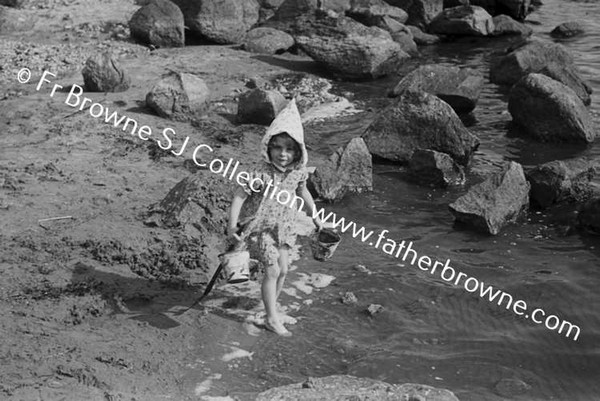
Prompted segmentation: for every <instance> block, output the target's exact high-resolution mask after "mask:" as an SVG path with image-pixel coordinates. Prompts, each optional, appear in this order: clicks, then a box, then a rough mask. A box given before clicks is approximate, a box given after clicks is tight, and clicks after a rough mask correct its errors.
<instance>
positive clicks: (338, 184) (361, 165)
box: [309, 138, 373, 201]
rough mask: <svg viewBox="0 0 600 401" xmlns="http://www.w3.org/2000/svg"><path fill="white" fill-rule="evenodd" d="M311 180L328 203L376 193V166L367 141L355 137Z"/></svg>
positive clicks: (318, 170) (324, 164)
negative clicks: (352, 194) (372, 192)
mask: <svg viewBox="0 0 600 401" xmlns="http://www.w3.org/2000/svg"><path fill="white" fill-rule="evenodd" d="M309 180H310V184H312V186H313V187H314V189H315V191H316V193H317V194H318V196H319V197H321V198H323V199H325V200H327V201H336V200H340V199H342V198H343V197H344V195H346V194H347V193H352V192H354V193H361V192H366V191H372V190H373V164H372V161H371V154H370V153H369V149H368V148H367V146H366V144H365V142H364V141H363V139H362V138H354V139H352V140H351V141H350V142H349V143H348V144H347V145H346V146H345V147H343V148H339V149H338V150H337V151H336V152H335V153H334V154H333V155H331V156H330V158H329V159H328V160H327V162H326V163H323V164H322V165H320V166H318V167H317V169H316V171H315V173H314V175H312V176H311V177H310V179H309Z"/></svg>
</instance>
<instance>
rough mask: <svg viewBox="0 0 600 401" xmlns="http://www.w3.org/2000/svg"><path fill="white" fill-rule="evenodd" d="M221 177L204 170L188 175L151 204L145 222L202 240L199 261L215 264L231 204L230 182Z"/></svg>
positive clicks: (222, 241)
mask: <svg viewBox="0 0 600 401" xmlns="http://www.w3.org/2000/svg"><path fill="white" fill-rule="evenodd" d="M224 182H226V181H225V178H223V177H221V176H220V175H217V174H214V173H212V172H210V171H207V170H201V171H199V172H197V173H196V174H194V175H191V176H188V177H186V178H184V179H183V180H181V181H180V182H179V183H177V185H175V186H174V187H173V188H171V190H170V191H169V193H167V195H166V196H165V198H164V199H163V200H162V201H160V202H159V203H158V204H157V205H154V206H153V207H152V209H151V210H150V212H149V216H148V218H147V219H146V221H145V223H146V224H147V225H151V226H156V225H158V226H161V227H167V228H174V229H178V230H181V231H182V232H183V234H184V235H185V236H187V237H189V238H194V239H196V240H198V241H199V242H200V243H201V244H202V264H204V265H205V266H209V267H216V266H217V265H218V260H219V259H218V254H219V253H220V252H222V251H223V250H224V249H223V248H224V238H225V228H226V227H227V220H228V210H229V206H230V204H231V195H232V192H233V191H232V190H231V188H232V187H231V186H227V185H224Z"/></svg>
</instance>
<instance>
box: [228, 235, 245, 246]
mask: <svg viewBox="0 0 600 401" xmlns="http://www.w3.org/2000/svg"><path fill="white" fill-rule="evenodd" d="M225 243H226V244H227V245H226V246H227V250H235V249H239V248H241V247H242V246H243V245H244V241H243V240H242V238H241V237H240V236H239V235H238V234H235V233H234V234H232V235H228V236H227V238H226V239H225Z"/></svg>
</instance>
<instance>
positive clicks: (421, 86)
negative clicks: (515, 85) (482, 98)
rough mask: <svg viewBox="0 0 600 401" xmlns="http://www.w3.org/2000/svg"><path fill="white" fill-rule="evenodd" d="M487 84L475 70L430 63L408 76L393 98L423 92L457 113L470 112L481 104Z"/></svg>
mask: <svg viewBox="0 0 600 401" xmlns="http://www.w3.org/2000/svg"><path fill="white" fill-rule="evenodd" d="M483 83H484V78H483V76H481V75H480V74H479V73H477V72H476V71H474V70H472V69H469V68H459V67H457V66H452V65H445V64H428V65H422V66H420V67H419V68H417V69H415V70H414V71H411V72H410V73H408V74H407V75H406V76H405V77H404V78H402V80H400V82H398V84H397V85H396V86H395V87H394V89H392V91H391V93H390V95H392V96H398V95H400V94H402V93H404V92H405V91H410V90H412V91H415V90H422V91H424V92H427V93H430V94H432V95H435V96H437V97H439V98H440V99H442V100H443V101H445V102H446V103H448V104H449V105H450V106H452V108H453V109H454V111H455V112H456V113H459V114H460V113H469V112H471V111H472V110H473V109H474V108H475V106H476V105H477V100H478V99H479V95H480V93H481V89H482V87H483Z"/></svg>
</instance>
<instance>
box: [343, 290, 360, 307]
mask: <svg viewBox="0 0 600 401" xmlns="http://www.w3.org/2000/svg"><path fill="white" fill-rule="evenodd" d="M357 302H358V298H356V295H354V293H352V292H350V291H348V292H346V293H344V295H342V303H343V304H345V305H354V304H356V303H357Z"/></svg>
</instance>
